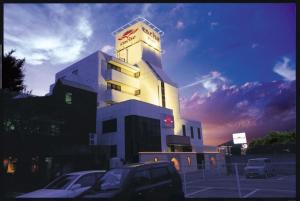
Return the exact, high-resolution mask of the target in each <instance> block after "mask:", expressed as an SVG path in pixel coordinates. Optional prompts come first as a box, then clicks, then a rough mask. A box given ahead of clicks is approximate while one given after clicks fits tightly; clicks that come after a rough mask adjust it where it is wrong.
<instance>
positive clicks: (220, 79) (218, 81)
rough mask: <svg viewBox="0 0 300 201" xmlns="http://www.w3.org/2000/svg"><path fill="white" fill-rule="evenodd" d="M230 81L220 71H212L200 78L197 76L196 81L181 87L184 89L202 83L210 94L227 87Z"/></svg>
mask: <svg viewBox="0 0 300 201" xmlns="http://www.w3.org/2000/svg"><path fill="white" fill-rule="evenodd" d="M228 82H229V81H228V79H227V78H225V77H224V76H222V74H221V73H220V72H218V71H212V72H210V73H209V74H207V75H203V76H201V77H200V78H197V79H196V81H194V82H192V83H190V84H187V85H185V86H182V87H180V89H181V90H182V89H186V88H190V87H193V86H196V85H200V86H201V87H202V88H204V89H206V91H207V92H208V94H209V93H213V92H215V91H216V90H217V89H219V88H222V87H223V88H224V87H226V86H227V84H228Z"/></svg>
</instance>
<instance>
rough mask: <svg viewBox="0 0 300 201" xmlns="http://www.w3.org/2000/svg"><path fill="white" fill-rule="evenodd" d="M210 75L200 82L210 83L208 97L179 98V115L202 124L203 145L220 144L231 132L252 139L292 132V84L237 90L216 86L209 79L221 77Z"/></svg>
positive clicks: (245, 86) (254, 84)
mask: <svg viewBox="0 0 300 201" xmlns="http://www.w3.org/2000/svg"><path fill="white" fill-rule="evenodd" d="M214 74H215V75H214V76H213V73H209V74H208V75H205V76H202V79H201V80H205V79H203V77H204V78H206V80H210V84H211V86H213V87H208V88H207V89H208V90H211V92H210V93H209V94H205V93H199V92H195V93H194V94H193V95H192V96H190V97H189V98H181V113H182V114H183V116H185V117H187V118H188V117H189V118H192V119H194V120H198V121H201V122H202V125H203V134H204V142H205V143H206V144H209V145H218V144H221V143H223V142H225V141H227V140H230V139H231V137H232V136H231V134H232V133H234V132H244V131H245V132H246V133H247V134H248V135H247V136H248V138H249V139H252V138H253V137H258V136H261V135H263V134H266V132H269V131H270V130H276V129H279V130H280V129H291V128H295V125H296V120H295V118H296V113H295V112H296V95H295V87H296V82H295V81H291V82H290V81H273V82H266V83H259V82H247V83H245V84H243V85H240V86H235V85H229V83H228V82H225V81H224V82H223V84H222V85H218V83H217V82H214V81H216V80H214V79H212V77H216V78H217V77H220V76H221V75H220V74H219V73H217V72H215V73H214ZM224 80H228V79H226V78H224ZM200 83H201V84H202V82H199V83H197V84H200ZM190 86H191V85H190Z"/></svg>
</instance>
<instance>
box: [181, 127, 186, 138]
mask: <svg viewBox="0 0 300 201" xmlns="http://www.w3.org/2000/svg"><path fill="white" fill-rule="evenodd" d="M182 135H183V136H186V131H185V125H182Z"/></svg>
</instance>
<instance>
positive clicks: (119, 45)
mask: <svg viewBox="0 0 300 201" xmlns="http://www.w3.org/2000/svg"><path fill="white" fill-rule="evenodd" d="M113 35H114V37H115V56H111V55H107V54H106V53H104V52H101V51H96V52H94V53H93V54H91V55H89V56H87V57H85V58H83V59H81V60H80V61H78V62H76V63H74V64H72V65H71V66H69V67H67V68H65V69H63V70H62V71H60V72H58V73H57V74H56V77H55V79H56V80H58V79H64V80H70V81H75V82H78V83H81V84H84V85H87V86H89V87H91V88H92V89H93V90H95V91H96V92H97V121H96V134H95V136H94V138H95V139H96V141H97V144H100V145H111V146H113V147H114V148H113V150H115V152H116V155H117V157H120V158H122V159H124V160H125V161H127V162H137V161H138V160H139V152H190V153H201V152H202V151H203V138H202V128H201V123H200V122H197V121H190V120H187V119H184V118H182V116H181V114H180V105H179V94H178V86H177V84H176V83H174V82H173V81H172V80H171V79H170V78H169V76H168V75H167V74H166V73H165V72H164V70H163V66H162V62H161V59H162V49H161V37H162V36H163V32H162V31H161V30H159V29H158V28H157V27H155V26H154V25H153V24H152V23H150V22H149V21H147V20H146V19H144V18H137V19H135V20H133V21H131V22H130V23H128V24H126V25H124V26H122V27H120V28H119V29H117V30H116V31H114V32H113ZM51 90H52V87H50V91H51ZM193 158H196V157H193Z"/></svg>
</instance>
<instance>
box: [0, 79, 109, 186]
mask: <svg viewBox="0 0 300 201" xmlns="http://www.w3.org/2000/svg"><path fill="white" fill-rule="evenodd" d="M3 100H4V101H3V106H4V107H3V111H2V112H3V127H1V128H2V129H3V130H2V131H1V133H2V135H1V137H2V139H1V142H2V145H1V148H2V150H3V166H2V170H3V171H1V174H2V173H3V174H4V175H10V176H11V177H10V178H13V179H14V182H13V185H14V186H15V187H16V188H17V187H18V185H21V186H20V190H22V188H34V186H31V184H32V185H43V184H45V182H47V181H48V180H49V179H52V178H53V177H54V176H55V175H56V173H58V171H70V170H76V169H90V168H99V167H102V168H106V167H107V164H104V161H106V160H107V159H106V158H105V156H101V154H102V155H103V149H105V148H103V147H102V148H99V147H91V146H89V135H90V133H95V132H96V103H97V94H96V93H95V92H94V90H93V89H91V88H90V87H88V86H84V85H80V84H78V83H74V82H71V81H66V80H58V81H57V82H56V84H55V85H54V87H53V91H52V94H51V95H48V96H42V97H35V96H31V95H28V94H27V95H26V94H25V95H18V96H15V97H14V98H9V97H8V96H6V98H3ZM100 149H101V150H100ZM107 150H108V152H109V148H107ZM95 157H97V158H98V163H97V160H94V159H95ZM101 159H102V161H101ZM61 173H62V172H61ZM15 179H16V180H15ZM23 190H24V189H23ZM27 190H29V189H27Z"/></svg>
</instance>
